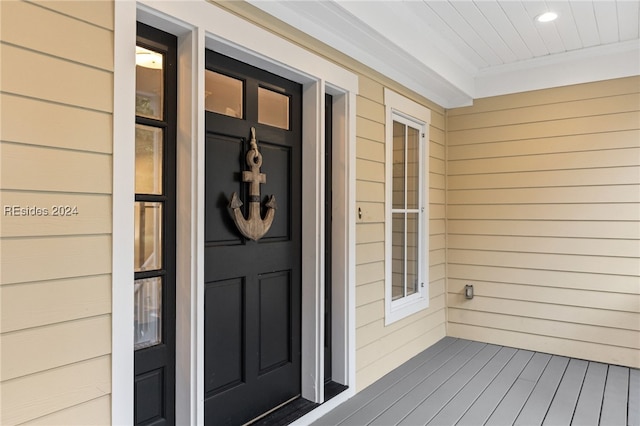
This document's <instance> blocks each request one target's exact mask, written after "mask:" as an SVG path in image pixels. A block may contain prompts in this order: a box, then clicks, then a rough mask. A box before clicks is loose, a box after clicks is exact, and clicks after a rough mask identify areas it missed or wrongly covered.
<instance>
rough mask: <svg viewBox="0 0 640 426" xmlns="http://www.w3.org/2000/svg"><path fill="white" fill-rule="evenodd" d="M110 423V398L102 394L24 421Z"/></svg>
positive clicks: (39, 424) (30, 425) (37, 425)
mask: <svg viewBox="0 0 640 426" xmlns="http://www.w3.org/2000/svg"><path fill="white" fill-rule="evenodd" d="M110 424H111V398H110V397H109V396H108V395H107V396H102V397H99V398H96V399H93V400H91V401H88V402H85V403H82V404H79V405H76V406H73V407H71V408H67V409H65V410H60V411H58V412H55V413H53V414H50V415H48V416H43V417H40V418H38V419H36V420H33V421H30V422H27V423H25V425H27V426H52V425H64V426H87V425H92V426H108V425H110Z"/></svg>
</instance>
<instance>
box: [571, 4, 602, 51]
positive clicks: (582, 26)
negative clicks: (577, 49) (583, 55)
mask: <svg viewBox="0 0 640 426" xmlns="http://www.w3.org/2000/svg"><path fill="white" fill-rule="evenodd" d="M570 5H571V11H572V12H573V16H574V17H575V19H576V26H577V27H578V34H580V39H581V40H582V46H583V47H591V46H596V45H598V44H600V36H599V35H598V23H597V22H596V16H595V11H594V9H593V2H590V1H584V2H572V3H570Z"/></svg>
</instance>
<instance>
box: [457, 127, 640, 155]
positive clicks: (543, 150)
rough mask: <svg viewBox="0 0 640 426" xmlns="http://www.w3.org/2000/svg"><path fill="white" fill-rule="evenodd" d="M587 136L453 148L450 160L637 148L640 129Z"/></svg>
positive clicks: (522, 140)
mask: <svg viewBox="0 0 640 426" xmlns="http://www.w3.org/2000/svg"><path fill="white" fill-rule="evenodd" d="M611 136H612V135H611V134H609V133H593V134H586V135H570V136H553V137H548V138H544V139H521V140H516V141H506V142H487V143H484V144H478V145H461V146H451V147H449V159H450V160H456V161H457V160H470V159H478V158H491V157H514V156H522V155H538V154H551V153H559V152H578V151H598V150H604V149H621V148H637V147H638V145H639V144H640V131H639V130H623V131H619V132H615V138H612V137H611Z"/></svg>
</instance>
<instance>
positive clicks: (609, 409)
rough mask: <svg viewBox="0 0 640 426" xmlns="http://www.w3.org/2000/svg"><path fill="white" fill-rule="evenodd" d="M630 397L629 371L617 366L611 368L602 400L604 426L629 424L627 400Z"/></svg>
mask: <svg viewBox="0 0 640 426" xmlns="http://www.w3.org/2000/svg"><path fill="white" fill-rule="evenodd" d="M628 396H629V369H628V368H626V367H619V366H617V365H611V366H609V374H608V375H607V384H606V385H605V386H604V398H603V400H602V413H600V424H602V425H626V424H627V398H628Z"/></svg>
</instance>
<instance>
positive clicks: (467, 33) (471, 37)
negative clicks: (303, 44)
mask: <svg viewBox="0 0 640 426" xmlns="http://www.w3.org/2000/svg"><path fill="white" fill-rule="evenodd" d="M249 2H250V3H251V4H253V5H254V6H256V7H258V8H260V9H262V10H263V11H265V12H267V13H269V14H271V15H273V16H274V17H276V18H278V19H280V20H282V21H284V22H286V23H288V24H289V25H292V26H294V27H296V28H297V29H299V30H301V31H303V32H305V33H307V34H309V35H311V36H313V37H314V38H317V39H319V40H321V41H322V42H324V43H326V44H328V45H330V46H332V47H334V48H336V49H338V50H340V51H341V52H343V53H345V54H347V55H350V56H351V57H353V58H354V59H356V60H358V61H360V62H362V63H364V64H365V65H367V66H369V67H371V68H373V69H375V70H377V71H379V72H382V73H384V74H386V75H388V76H390V77H392V78H393V79H395V80H397V81H398V82H400V83H402V84H403V85H405V86H407V87H409V88H410V89H412V90H414V91H416V92H418V93H419V94H421V95H423V96H426V97H428V98H430V99H432V100H433V101H435V102H437V103H439V104H441V105H442V106H444V107H447V108H452V107H456V106H462V105H468V104H470V103H471V102H472V100H473V99H475V98H481V97H486V96H494V95H500V94H506V93H514V92H521V91H526V90H535V89H542V88H547V87H555V86H562V85H568V84H577V83H584V82H589V81H597V80H604V79H610V78H618V77H626V76H630V75H638V74H640V37H639V36H640V34H639V27H640V0H596V1H591V0H546V1H543V0H534V1H521V0H474V1H471V0H457V1H453V0H448V1H447V0H408V1H401V0H365V1H345V0H307V1H264V0H249ZM548 10H551V11H554V12H556V13H557V14H558V19H557V20H555V21H553V22H549V23H539V22H537V21H536V20H535V17H536V16H538V15H539V14H541V13H542V12H545V11H548Z"/></svg>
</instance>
